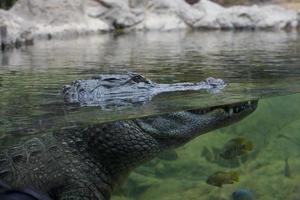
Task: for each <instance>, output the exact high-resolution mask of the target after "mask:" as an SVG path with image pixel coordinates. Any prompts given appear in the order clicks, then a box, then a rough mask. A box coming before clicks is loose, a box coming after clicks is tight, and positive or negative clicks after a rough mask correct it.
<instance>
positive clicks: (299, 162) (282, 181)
mask: <svg viewBox="0 0 300 200" xmlns="http://www.w3.org/2000/svg"><path fill="white" fill-rule="evenodd" d="M299 102H300V94H296V95H289V96H283V97H275V98H270V99H264V100H261V101H260V102H259V106H258V109H257V110H256V111H255V112H254V113H253V114H252V115H251V116H249V117H248V118H246V119H245V120H243V121H241V122H240V123H237V124H235V125H231V126H229V127H227V128H223V129H219V130H217V131H213V132H210V133H208V134H205V135H202V136H200V137H198V138H196V139H194V140H193V141H192V142H190V143H188V144H187V145H185V146H183V147H181V148H179V149H177V150H176V153H177V158H176V157H175V158H174V156H172V157H171V158H170V159H166V158H163V159H155V160H153V161H151V162H150V163H147V164H145V165H143V166H141V167H139V168H138V169H136V170H135V171H134V172H133V173H132V174H131V175H130V177H129V180H128V181H127V183H126V184H125V186H124V187H123V188H122V189H120V191H118V192H116V193H117V194H116V195H115V196H114V197H113V199H114V200H118V199H124V200H125V199H142V200H150V199H162V200H169V199H174V200H176V199H178V200H181V199H186V200H191V199H192V200H193V199H195V200H196V199H201V200H202V199H203V200H206V199H207V200H219V199H222V200H223V199H224V200H227V199H231V198H230V195H231V193H232V192H234V191H235V190H236V189H238V188H247V189H249V190H251V191H252V192H253V195H254V199H261V200H274V199H278V200H283V199H284V200H296V199H298V198H299V197H300V188H299V186H300V173H299V171H300V134H299V133H300V132H299V131H300V106H299ZM238 136H239V137H240V136H241V137H244V138H247V139H250V140H251V141H253V143H254V145H255V146H254V149H253V151H252V152H251V153H249V154H248V155H245V156H242V164H241V165H240V164H239V163H238V162H235V161H234V160H233V161H225V160H222V159H220V158H217V159H214V158H213V153H212V149H214V148H222V147H223V145H224V143H226V141H228V140H230V139H232V138H235V137H238ZM205 148H207V149H209V150H210V152H211V154H208V153H203V150H204V149H205ZM286 158H288V163H289V167H290V174H289V177H287V176H286V175H287V174H285V173H284V171H285V159H286ZM215 171H226V172H227V171H237V172H239V173H240V180H239V182H237V183H235V184H232V185H224V186H223V188H221V189H220V188H218V187H215V186H211V185H208V184H206V179H207V177H208V176H209V175H211V174H213V173H214V172H215Z"/></svg>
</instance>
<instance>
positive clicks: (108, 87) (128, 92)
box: [62, 73, 155, 108]
mask: <svg viewBox="0 0 300 200" xmlns="http://www.w3.org/2000/svg"><path fill="white" fill-rule="evenodd" d="M154 86H155V83H153V82H152V81H150V80H148V79H146V78H144V77H143V76H141V75H139V74H135V73H128V74H121V75H119V74H104V75H99V76H94V77H92V79H89V80H76V81H73V82H72V83H71V85H65V86H64V87H63V90H62V95H63V97H64V100H65V102H67V103H78V104H80V105H87V106H102V107H104V108H105V107H110V106H124V105H125V104H127V103H128V102H131V101H138V100H140V101H142V98H148V95H145V94H144V93H148V91H149V89H150V88H152V87H154ZM146 100H147V99H145V101H146Z"/></svg>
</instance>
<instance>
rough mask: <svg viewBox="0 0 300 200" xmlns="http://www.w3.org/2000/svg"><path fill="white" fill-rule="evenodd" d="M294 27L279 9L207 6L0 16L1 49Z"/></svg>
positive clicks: (22, 8) (44, 5)
mask: <svg viewBox="0 0 300 200" xmlns="http://www.w3.org/2000/svg"><path fill="white" fill-rule="evenodd" d="M299 23H300V17H299V13H297V12H296V11H292V10H287V9H285V8H282V7H279V6H275V5H266V6H256V5H254V6H250V7H249V6H248V7H247V6H233V7H229V8H225V7H222V6H220V5H218V4H216V3H213V2H211V1H209V0H201V1H196V0H193V1H190V0H172V1H169V0H140V1H137V0H124V1H123V0H122V1H121V0H52V1H49V0H19V1H18V2H17V3H16V4H15V5H14V6H13V7H12V8H11V9H10V10H9V11H4V10H0V26H1V27H2V26H5V27H6V29H7V36H6V38H3V37H1V45H3V46H6V47H7V46H10V45H12V46H13V45H18V44H25V43H26V41H32V39H36V38H48V39H51V38H69V37H70V36H76V35H82V34H90V33H98V32H102V31H111V30H116V29H117V30H119V29H130V30H132V29H133V30H159V31H169V30H177V29H187V28H194V29H198V28H205V29H286V28H288V29H291V28H296V27H298V26H299ZM30 44H31V43H30Z"/></svg>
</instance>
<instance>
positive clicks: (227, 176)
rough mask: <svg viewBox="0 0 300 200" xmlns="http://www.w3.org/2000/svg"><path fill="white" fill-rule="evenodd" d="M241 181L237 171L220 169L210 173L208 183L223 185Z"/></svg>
mask: <svg viewBox="0 0 300 200" xmlns="http://www.w3.org/2000/svg"><path fill="white" fill-rule="evenodd" d="M235 181H236V182H237V181H239V174H238V173H237V172H222V171H218V172H215V173H214V174H212V175H210V176H209V177H208V178H207V180H206V183H207V184H209V185H213V186H217V187H222V186H223V185H224V184H233V183H234V182H235Z"/></svg>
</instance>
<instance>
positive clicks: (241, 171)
mask: <svg viewBox="0 0 300 200" xmlns="http://www.w3.org/2000/svg"><path fill="white" fill-rule="evenodd" d="M299 55H300V35H299V33H297V32H276V33H273V32H239V31H237V32H218V31H217V32H167V33H159V34H158V33H134V34H133V33H132V34H126V35H122V34H121V35H106V36H103V37H88V38H85V39H81V38H78V39H70V40H65V41H59V40H58V41H38V42H36V43H35V45H34V46H28V47H24V48H22V49H14V50H11V51H7V52H1V53H0V63H1V64H0V93H1V95H0V107H1V109H0V145H1V149H3V150H5V149H7V148H8V147H9V146H11V145H16V144H24V145H23V146H21V147H20V146H16V147H14V148H12V149H10V150H8V151H7V153H6V155H11V156H12V160H13V161H9V162H8V161H7V158H6V157H5V158H4V157H3V156H4V155H3V154H1V155H0V166H1V167H3V166H4V164H3V163H6V162H8V163H11V162H13V163H14V164H13V165H14V167H15V168H16V170H17V172H11V171H7V170H3V169H2V168H1V169H2V171H0V177H1V180H10V179H9V177H10V173H12V174H13V176H14V177H18V173H20V171H26V170H27V171H26V173H27V174H28V176H30V177H31V175H30V173H31V170H34V169H35V163H39V162H41V161H40V160H39V161H36V160H35V159H36V158H38V159H42V160H46V161H47V162H48V163H52V162H55V163H60V162H61V163H64V162H67V161H61V158H63V159H64V160H68V159H69V157H68V155H61V154H60V150H59V149H60V147H59V148H58V149H55V148H52V147H56V146H51V145H53V141H56V140H57V141H62V143H61V144H62V146H64V145H65V144H67V143H69V144H72V145H73V143H74V142H75V144H77V145H79V146H78V149H79V150H78V151H79V152H83V154H84V155H86V154H85V153H86V151H91V152H92V151H94V150H95V149H96V150H98V149H100V150H101V151H100V150H99V152H100V153H97V155H96V157H95V158H96V159H101V160H104V161H106V163H109V165H111V166H112V168H111V169H110V168H108V170H116V171H120V172H122V173H123V171H122V170H123V167H124V168H126V169H127V168H130V169H133V168H135V169H134V170H133V172H131V173H130V175H129V178H128V179H127V178H126V176H125V178H124V177H119V176H117V175H114V174H113V175H112V177H115V179H117V180H118V181H117V183H115V185H116V187H115V189H114V190H113V191H112V197H111V199H113V200H131V199H137V200H150V199H162V200H167V199H178V200H179V199H186V200H192V199H201V200H206V199H207V200H227V199H228V200H229V199H234V200H238V199H244V200H245V199H246V200H253V199H255V200H274V199H278V200H281V199H282V200H283V199H284V200H298V199H300V172H299V171H300V159H299V158H300V157H299V156H300V155H299V152H300V135H299V131H300V106H299V102H300V66H299V63H300V56H299ZM128 73H137V74H140V75H141V76H139V75H134V76H133V77H134V78H135V79H137V78H138V79H137V80H138V81H137V82H139V81H142V82H143V81H144V82H145V83H148V82H150V83H152V81H153V83H159V84H175V83H198V82H199V83H203V82H201V81H204V80H207V78H208V77H214V78H215V79H209V80H218V79H222V81H224V82H221V85H222V87H216V86H215V85H214V84H217V83H214V82H213V83H211V85H212V86H213V88H214V89H210V88H206V89H205V88H204V89H200V90H187V91H183V90H177V91H167V92H162V93H157V94H156V93H155V94H151V95H150V96H147V98H146V99H142V100H141V99H138V100H139V101H137V102H139V103H136V101H134V100H130V101H128V100H126V104H123V103H122V104H119V103H120V102H119V101H118V102H113V103H114V104H113V106H107V105H110V104H105V105H103V104H101V102H100V103H99V102H98V103H99V104H97V105H93V104H92V105H89V104H88V103H85V104H82V105H83V106H79V105H78V104H76V103H75V104H74V103H73V104H68V103H66V102H65V101H64V97H63V95H64V94H65V90H66V89H65V87H66V86H65V85H71V86H73V85H74V84H75V85H76V83H84V82H80V81H79V82H78V81H77V82H76V81H75V80H88V79H91V78H92V77H94V76H95V75H100V74H106V75H107V74H119V75H120V74H128ZM103 77H105V76H102V79H101V78H100V79H99V80H104V78H103ZM120 77H122V76H120ZM105 80H109V81H111V80H115V79H112V78H107V79H105ZM150 80H151V81H150ZM74 81H75V82H74ZM208 83H209V81H208ZM87 84H88V83H87ZM154 85H155V84H154ZM63 86H65V87H63ZM155 86H157V85H155ZM175 86H176V87H177V86H178V85H176V84H175ZM185 86H186V85H185ZM201 86H202V85H201ZM68 87H70V86H68ZM97 87H98V86H97ZM97 87H96V88H97ZM110 87H113V86H110ZM153 87H154V86H153ZM83 88H84V87H83ZM94 89H95V88H94ZM94 89H93V90H94ZM123 95H124V96H121V97H122V98H125V97H126V95H128V93H124V94H123ZM145 95H147V93H146V94H145ZM121 97H120V98H121ZM82 98H83V99H84V97H82ZM122 98H121V99H122ZM83 99H79V100H78V101H81V102H82V101H83ZM96 103H97V102H96ZM102 103H103V102H102ZM105 103H107V102H105ZM100 105H101V106H100ZM119 105H121V106H119ZM220 110H222V111H220ZM215 112H216V113H218V112H220V113H219V114H217V115H215V114H214V113H215ZM224 112H225V113H227V114H226V119H225V118H222V117H220V115H223V114H224ZM186 113H189V115H190V114H191V113H192V116H193V117H192V119H190V116H188V117H187V119H186V118H185V117H186ZM199 114H200V118H199V119H198V118H197V116H198V115H199ZM196 115H197V116H196ZM235 115H236V116H235ZM169 117H171V118H172V119H174V120H175V122H170V121H169V120H168V118H169ZM227 117H229V118H231V117H232V118H233V119H227ZM244 118H245V119H244ZM161 120H164V121H163V123H161V122H159V121H161ZM185 120H186V121H185ZM198 120H200V122H198ZM214 120H215V121H214ZM217 120H221V122H219V121H217ZM226 120H227V122H226V123H225V121H226ZM240 120H241V121H240ZM223 121H224V123H223ZM133 122H134V123H137V124H138V127H136V126H133V127H131V123H133ZM156 123H157V124H156ZM198 123H200V125H199V124H198ZM219 123H220V124H219ZM124 124H127V125H124ZM128 124H129V125H128ZM149 124H150V125H149ZM186 124H191V125H192V126H193V127H192V129H195V131H193V135H189V134H192V133H190V132H189V131H188V134H187V136H184V135H183V136H180V134H184V133H185V132H186V131H187V125H186ZM197 124H198V125H197ZM203 124H207V125H203ZM231 124H232V125H231ZM225 125H230V126H227V127H224V126H225ZM205 126H207V127H205ZM124 127H126V129H127V130H126V131H127V132H128V133H127V134H132V133H131V131H134V130H137V129H138V128H142V129H143V130H145V131H146V132H147V133H150V135H151V136H153V135H154V136H153V137H154V138H155V139H156V141H159V142H160V145H161V146H160V148H161V149H159V150H155V151H154V152H155V153H153V152H152V150H153V149H148V145H149V144H147V142H146V143H145V144H144V145H146V146H143V145H141V146H142V147H139V144H137V145H138V147H136V148H137V149H131V147H130V148H129V150H128V151H125V153H124V154H120V155H119V154H118V152H117V151H118V148H119V147H120V148H121V147H122V148H123V146H122V145H125V146H126V145H127V144H124V143H123V142H124V140H125V142H126V141H127V139H128V138H127V137H125V136H124V134H125V133H126V131H125V133H123V132H122V131H124V130H123V128H124ZM222 127H224V128H222ZM170 128H171V129H172V130H171V131H169V129H170ZM218 128H220V129H218ZM98 129H101V130H100V132H99V130H98ZM161 129H162V130H164V132H165V133H164V135H159V134H161V133H160V132H159V131H157V130H161ZM177 129H178V131H177ZM202 129H203V130H202ZM103 130H111V131H107V132H106V133H102V132H101V131H103ZM173 130H174V131H173ZM210 130H211V131H210ZM197 131H198V132H199V133H198V132H197ZM207 131H210V132H209V133H207V134H203V133H205V132H207ZM78 134H79V135H81V136H82V137H83V138H82V139H78V138H77V139H76V137H77V136H78ZM101 134H102V135H101ZM109 134H111V136H113V139H112V140H111V141H110V142H108V143H107V144H106V143H105V140H106V139H107V137H110V135H109ZM118 134H120V135H118ZM202 134H203V135H202ZM52 135H54V138H55V139H53V136H52ZM87 135H89V136H90V137H91V141H90V140H87V138H85V137H86V136H87ZM95 135H96V136H97V135H98V137H100V139H99V138H97V137H95ZM125 135H126V134H125ZM65 136H67V137H65ZM121 136H122V137H123V136H124V137H125V138H123V139H122V141H117V140H118V137H121ZM48 137H49V138H51V139H50V140H49V139H47V138H48ZM143 137H144V136H143ZM145 137H146V136H145ZM35 138H41V139H40V140H36V139H35ZM129 139H130V138H129ZM35 140H36V141H35ZM98 140H99V141H100V142H103V141H104V144H103V145H104V146H102V143H101V144H100V146H99V143H97V142H99V141H98ZM133 140H135V139H133ZM143 140H147V138H144V139H143ZM28 141H29V142H28ZM40 141H42V143H43V142H46V144H47V145H50V147H51V148H50V147H49V151H50V150H51V151H52V149H53V151H54V152H56V153H51V154H50V155H48V154H47V153H44V151H45V148H46V149H48V147H47V146H46V147H45V146H44V144H42V145H41V144H40ZM127 142H128V141H127ZM129 142H130V141H129ZM143 142H145V141H143ZM83 143H84V144H83ZM94 143H95V144H94ZM72 145H71V146H70V147H72ZM85 145H87V146H85ZM110 145H113V146H110ZM133 145H134V143H133ZM19 148H21V149H20V150H18V149H19ZM102 148H103V149H102ZM109 148H112V150H111V152H108V153H107V151H106V149H109ZM114 148H115V149H114ZM140 148H146V149H147V151H149V150H150V152H152V153H151V155H152V154H153V155H155V156H150V157H149V158H148V156H149V155H150V152H148V153H149V155H148V154H145V155H144V154H143V153H144V152H141V154H143V155H142V158H143V159H142V160H141V162H140V161H138V162H137V161H135V160H134V159H132V157H127V156H128V155H129V156H131V155H134V156H136V157H139V155H140V154H135V153H134V152H135V151H139V150H141V149H140ZM153 148H154V147H153ZM14 149H15V150H16V149H17V150H18V151H15V150H14ZM22 149H23V150H22ZM43 149H44V150H43ZM10 151H11V152H10ZM68 151H69V150H68ZM70 151H72V150H70ZM143 151H146V150H145V149H144V150H143ZM24 152H27V155H25V161H24V155H23V154H24ZM116 152H117V153H116ZM98 154H99V155H98ZM36 155H38V156H39V157H35V156H36ZM54 155H57V156H58V157H55V156H54ZM26 156H27V157H26ZM53 156H54V158H52V157H53ZM72 156H73V155H70V158H71V159H73V157H72ZM50 157H51V159H50ZM152 157H153V158H154V159H152ZM26 158H27V161H26ZM76 158H77V157H76ZM112 158H116V159H118V161H115V160H112V161H111V159H112ZM28 159H29V160H28ZM30 159H33V160H30ZM52 159H54V161H53V160H52ZM85 159H87V158H85ZM80 162H81V161H80ZM80 162H79V163H78V162H76V163H75V162H74V163H73V164H74V165H75V166H78V167H80V166H81V165H80ZM82 162H84V161H82ZM22 163H23V164H22ZM24 163H25V164H24ZM28 163H31V164H30V165H28ZM132 163H134V164H132ZM5 166H6V165H5ZM39 166H40V165H39ZM55 166H56V165H55ZM97 166H98V165H97ZM41 168H42V169H44V166H43V165H41ZM50 170H52V172H53V176H55V175H56V173H57V171H56V170H57V169H56V168H51V169H50ZM76 170H77V168H76V167H75V173H74V174H75V175H74V176H75V177H76V179H79V180H85V179H86V178H88V179H90V178H93V177H89V176H87V177H86V176H85V175H84V174H83V175H82V174H80V173H79V172H78V174H80V175H78V174H77V171H76ZM88 170H89V171H90V172H89V173H91V174H92V175H91V176H94V173H95V174H96V175H98V174H97V173H98V172H97V170H96V169H95V172H93V171H91V170H90V169H88ZM125 171H126V170H125ZM42 172H43V171H42ZM42 172H41V174H40V173H38V176H42V177H43V178H42V179H41V182H40V183H39V185H43V184H46V185H47V184H48V183H47V180H48V179H47V176H48V175H45V174H44V173H42ZM67 172H68V171H67ZM105 173H106V172H105ZM107 173H109V172H107ZM77 175H78V177H77ZM50 176H51V175H50ZM25 177H26V175H25ZM59 177H60V176H59ZM17 179H18V182H16V183H17V185H22V184H19V183H24V184H29V183H30V181H26V178H24V179H22V178H16V179H15V180H17ZM31 179H32V180H34V178H33V177H31ZM15 180H12V181H15ZM104 182H105V183H107V182H109V180H104ZM40 188H42V187H40ZM41 191H43V190H42V189H41ZM72 191H73V190H72ZM76 192H77V190H76V191H75V194H77V193H76ZM75 196H76V195H75ZM52 197H53V199H58V198H57V197H55V196H52ZM79 199H84V198H83V197H82V198H79ZM87 199H89V198H87ZM91 199H92V198H91ZM100 199H101V198H100ZM104 199H105V197H104Z"/></svg>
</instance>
